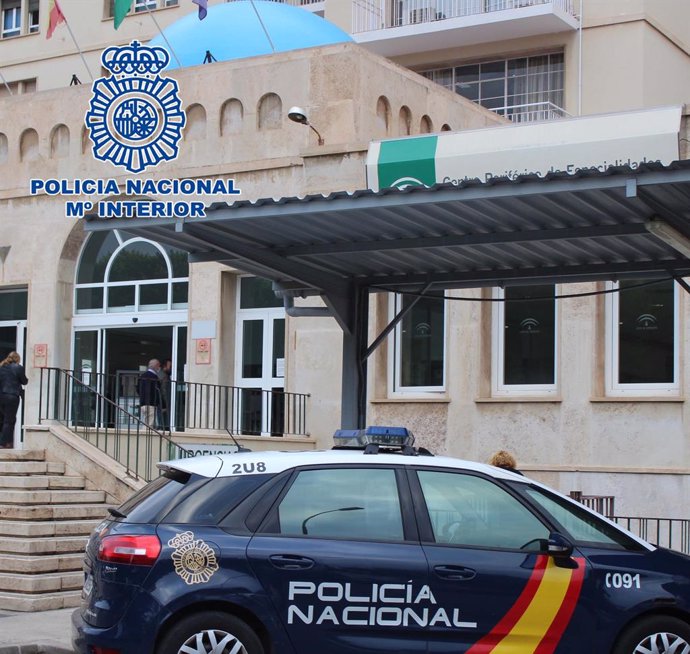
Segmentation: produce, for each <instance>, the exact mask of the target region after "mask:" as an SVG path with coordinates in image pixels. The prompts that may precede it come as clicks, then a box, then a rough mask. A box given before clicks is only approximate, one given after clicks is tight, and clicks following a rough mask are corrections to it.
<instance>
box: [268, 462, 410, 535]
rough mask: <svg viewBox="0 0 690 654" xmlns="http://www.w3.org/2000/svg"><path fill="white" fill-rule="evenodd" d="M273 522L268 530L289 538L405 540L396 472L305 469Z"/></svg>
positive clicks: (289, 490)
mask: <svg viewBox="0 0 690 654" xmlns="http://www.w3.org/2000/svg"><path fill="white" fill-rule="evenodd" d="M269 524H270V525H271V526H270V527H269V529H268V531H270V532H272V533H276V532H277V533H280V534H284V535H288V536H307V537H308V536H314V537H318V538H346V539H348V540H404V536H403V523H402V515H401V511H400V499H399V497H398V486H397V482H396V476H395V471H394V470H392V469H385V468H370V467H367V468H326V469H322V470H302V471H300V472H299V473H298V474H297V477H296V478H295V480H294V482H293V484H292V486H290V488H289V489H288V491H287V493H286V494H285V496H284V497H283V499H282V501H281V502H280V504H279V505H278V508H277V516H274V517H273V520H270V521H269ZM262 531H263V532H264V533H265V532H266V530H265V529H262Z"/></svg>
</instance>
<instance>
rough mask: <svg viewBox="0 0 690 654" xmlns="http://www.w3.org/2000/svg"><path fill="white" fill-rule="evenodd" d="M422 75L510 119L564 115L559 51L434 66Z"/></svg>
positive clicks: (533, 118)
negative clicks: (448, 65)
mask: <svg viewBox="0 0 690 654" xmlns="http://www.w3.org/2000/svg"><path fill="white" fill-rule="evenodd" d="M422 75H424V76H425V77H427V78H428V79H430V80H432V81H434V82H436V83H437V84H440V85H441V86H444V87H445V88H447V89H450V90H451V91H455V92H456V93H458V94H459V95H462V96H463V97H465V98H467V99H468V100H472V101H473V102H476V103H477V104H480V105H482V106H483V107H486V108H487V109H491V110H492V111H494V112H496V113H498V114H500V115H501V116H506V117H507V118H510V119H511V120H512V121H513V122H528V121H534V120H549V119H552V118H558V117H562V116H564V115H565V111H564V110H563V108H562V107H563V89H564V81H565V68H564V59H563V53H562V52H554V53H549V54H540V55H532V56H529V57H516V58H514V59H499V60H496V61H483V62H478V63H467V64H463V65H462V66H452V67H445V68H436V69H433V70H427V71H422Z"/></svg>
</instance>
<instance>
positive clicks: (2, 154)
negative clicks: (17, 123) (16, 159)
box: [0, 132, 10, 164]
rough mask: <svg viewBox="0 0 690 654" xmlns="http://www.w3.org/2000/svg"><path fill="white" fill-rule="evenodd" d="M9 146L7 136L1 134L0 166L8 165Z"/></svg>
mask: <svg viewBox="0 0 690 654" xmlns="http://www.w3.org/2000/svg"><path fill="white" fill-rule="evenodd" d="M9 154H10V152H9V145H8V143H7V136H5V135H4V134H3V133H2V132H0V164H4V163H7V159H8V158H9Z"/></svg>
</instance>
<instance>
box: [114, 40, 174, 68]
mask: <svg viewBox="0 0 690 654" xmlns="http://www.w3.org/2000/svg"><path fill="white" fill-rule="evenodd" d="M169 61H170V55H169V54H168V51H167V50H165V49H164V48H159V47H156V46H154V47H152V48H150V47H149V46H147V45H142V44H141V43H139V41H132V42H131V43H130V44H129V45H125V46H113V47H110V48H107V49H106V50H104V52H103V54H102V55H101V62H102V63H103V66H105V68H107V69H108V70H109V71H110V72H111V73H113V75H135V74H142V75H146V74H153V75H157V74H158V73H160V71H161V70H163V69H164V68H165V67H166V66H167V65H168V62H169Z"/></svg>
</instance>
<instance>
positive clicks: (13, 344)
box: [0, 320, 38, 447]
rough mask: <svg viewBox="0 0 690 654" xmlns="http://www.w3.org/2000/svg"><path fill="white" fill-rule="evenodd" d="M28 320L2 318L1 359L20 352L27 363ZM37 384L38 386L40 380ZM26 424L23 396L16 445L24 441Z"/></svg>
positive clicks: (16, 431)
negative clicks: (23, 431) (23, 434)
mask: <svg viewBox="0 0 690 654" xmlns="http://www.w3.org/2000/svg"><path fill="white" fill-rule="evenodd" d="M25 343H26V321H25V320H0V361H2V360H3V359H4V358H5V357H6V356H7V355H8V354H9V353H10V352H19V354H20V356H21V357H22V365H23V366H24V368H26V367H27V365H26V347H25ZM35 381H36V386H38V380H35ZM23 426H24V400H23V398H22V400H21V402H20V404H19V409H18V411H17V422H16V423H15V426H14V446H15V447H18V445H19V444H20V443H21V442H22V440H23V438H22V429H23Z"/></svg>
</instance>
